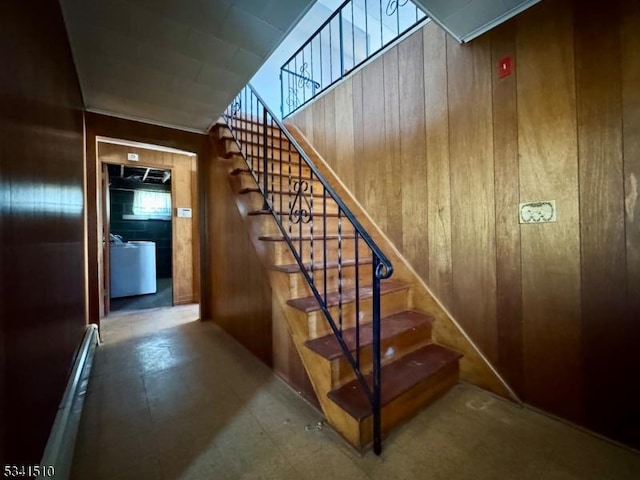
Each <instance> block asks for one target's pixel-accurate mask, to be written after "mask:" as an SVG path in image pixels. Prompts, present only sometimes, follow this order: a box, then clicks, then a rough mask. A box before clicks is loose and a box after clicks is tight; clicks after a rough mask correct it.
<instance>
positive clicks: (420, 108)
mask: <svg viewBox="0 0 640 480" xmlns="http://www.w3.org/2000/svg"><path fill="white" fill-rule="evenodd" d="M638 25H640V2H637V1H634V2H619V3H618V2H615V1H614V2H611V3H608V4H607V9H605V10H603V9H602V8H601V4H600V2H595V1H591V0H590V1H582V2H577V1H576V2H572V1H571V0H546V1H544V2H541V3H539V4H537V5H536V6H534V7H532V8H531V9H529V10H527V11H526V12H524V13H523V14H520V15H519V16H517V17H515V18H514V19H512V20H511V21H509V22H507V23H506V24H504V25H502V26H500V27H498V28H497V29H495V30H493V31H491V32H489V33H488V34H485V35H483V36H481V37H479V38H478V39H476V40H474V41H473V42H471V43H470V44H467V45H458V44H457V43H456V42H455V41H453V40H452V39H451V38H448V37H447V35H446V34H445V33H444V32H443V31H442V30H441V29H439V27H438V26H437V25H435V24H432V23H430V24H428V25H426V26H425V27H424V28H423V29H422V30H421V31H419V32H417V33H415V34H414V35H412V36H411V37H410V38H408V39H407V40H405V41H403V42H402V43H400V44H399V45H397V46H396V47H394V48H392V49H391V50H389V51H388V52H386V53H385V54H384V55H383V56H382V57H380V58H378V59H377V60H375V61H374V62H373V63H371V64H370V65H368V66H367V67H365V68H364V69H362V70H361V71H359V72H357V73H355V74H354V75H353V76H352V77H350V78H349V79H347V80H346V81H345V82H343V83H342V84H340V85H338V86H337V87H336V88H335V89H333V90H332V91H331V92H329V93H328V94H326V95H324V96H323V97H321V98H320V99H318V100H317V101H316V102H315V103H313V104H311V105H310V106H308V107H306V108H305V109H303V110H302V111H300V112H299V113H297V114H296V115H295V116H294V117H293V118H292V119H291V120H292V121H293V122H294V123H295V124H296V125H297V126H298V127H299V128H300V129H301V130H302V131H303V132H304V133H305V134H306V135H307V137H308V138H309V139H310V140H311V142H312V143H313V144H314V146H315V148H316V149H317V150H318V151H319V152H320V153H321V154H322V155H323V156H324V157H325V158H326V159H327V161H328V162H329V164H330V165H331V166H332V168H333V169H334V170H335V171H336V172H337V173H338V175H339V176H340V177H341V179H342V180H343V182H344V183H345V184H346V186H347V187H348V188H349V189H351V191H352V192H353V193H354V194H355V196H356V198H357V199H358V200H359V201H360V202H361V203H362V205H363V206H364V207H365V208H366V209H367V210H368V211H369V213H370V215H371V216H372V217H373V218H374V220H375V221H376V222H378V223H379V225H381V226H382V228H383V229H384V230H385V232H386V234H387V235H388V236H389V238H391V239H392V240H393V241H394V243H395V245H396V247H398V248H399V249H400V251H402V252H403V254H404V256H405V257H406V258H407V259H408V260H409V261H410V262H411V264H412V265H413V267H414V268H415V270H416V271H417V272H419V273H420V275H421V276H422V278H423V279H424V280H425V281H426V282H427V284H428V285H429V286H430V288H431V289H432V290H433V291H434V293H435V294H436V295H437V297H438V298H439V299H440V300H441V301H442V302H443V304H444V305H445V306H446V307H447V308H448V310H449V311H450V312H451V313H452V315H453V316H454V317H455V318H456V319H457V321H458V322H459V323H460V324H461V325H462V326H463V328H464V329H465V330H466V332H467V333H468V334H469V335H470V336H471V338H472V339H473V340H474V341H475V342H476V343H477V344H478V345H479V346H480V348H481V350H482V351H483V352H484V353H485V355H486V356H487V357H488V358H489V359H490V360H491V361H492V362H493V364H494V365H495V366H496V368H497V369H498V370H499V372H500V373H501V374H503V375H504V377H505V378H506V379H507V380H508V382H509V383H510V385H511V386H512V387H513V388H514V390H515V391H516V392H517V393H518V394H519V395H520V396H521V397H522V398H523V399H524V401H525V402H527V403H529V404H531V405H534V406H536V407H538V408H541V409H543V410H546V411H548V412H551V413H553V414H556V415H559V416H562V417H564V418H567V419H570V420H572V421H575V422H578V423H580V424H582V425H586V426H587V427H589V428H592V429H594V430H596V431H598V432H601V433H604V434H605V435H609V436H611V437H614V438H616V439H619V440H622V441H624V442H627V443H630V444H633V445H636V446H638V445H640V386H639V382H637V381H635V378H636V377H637V375H638V371H639V367H640V361H639V360H638V359H639V358H640V357H639V356H638V355H636V354H635V352H634V350H635V349H636V348H637V345H638V343H639V342H640V321H639V319H640V221H639V220H638V219H639V218H640V213H639V212H640V204H639V202H638V179H639V178H640V29H638ZM505 56H511V57H512V58H513V63H514V67H515V70H514V73H513V74H512V75H511V76H508V77H506V78H503V79H499V77H498V71H497V64H498V61H499V60H500V59H502V58H503V57H505ZM539 200H555V201H556V204H557V208H558V219H557V222H555V223H546V224H529V225H520V224H519V221H518V204H519V203H520V202H530V201H539Z"/></svg>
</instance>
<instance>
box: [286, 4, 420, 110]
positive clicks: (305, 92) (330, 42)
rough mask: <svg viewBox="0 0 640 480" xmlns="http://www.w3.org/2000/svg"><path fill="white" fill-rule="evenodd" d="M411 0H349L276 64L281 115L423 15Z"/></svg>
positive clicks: (301, 103) (331, 82) (377, 50)
mask: <svg viewBox="0 0 640 480" xmlns="http://www.w3.org/2000/svg"><path fill="white" fill-rule="evenodd" d="M426 18H427V16H426V14H425V13H424V12H423V11H422V10H420V9H419V8H418V7H417V6H416V5H415V4H414V3H413V2H411V1H409V0H347V1H346V2H344V3H343V4H342V5H341V6H340V8H338V10H336V11H335V12H334V13H333V14H332V15H331V17H329V19H327V21H326V22H324V23H323V24H322V26H321V27H320V28H319V29H318V30H316V32H315V33H314V34H313V35H312V36H311V37H310V38H309V40H307V41H306V42H305V43H304V44H303V45H302V46H301V47H300V48H299V49H298V50H297V51H296V52H295V53H294V54H293V55H292V56H291V58H290V59H289V60H287V61H286V62H285V63H284V65H282V67H281V68H280V98H281V114H282V118H285V117H287V116H288V115H290V114H291V113H293V112H295V111H296V110H297V109H299V108H300V107H302V106H303V105H304V104H306V103H307V102H308V101H310V100H312V99H313V98H314V97H316V96H317V95H318V94H320V93H321V92H323V91H324V90H326V89H327V88H329V87H330V86H331V85H333V84H334V83H335V82H337V81H338V80H340V79H342V78H344V77H345V76H346V75H348V74H349V72H351V71H352V70H354V69H355V68H357V67H359V66H360V65H362V64H363V63H364V62H366V61H367V60H368V59H369V58H370V57H372V56H374V55H375V54H377V53H378V52H380V51H381V50H382V49H383V48H385V47H386V46H387V45H389V44H390V43H392V42H393V41H395V40H396V39H398V38H399V37H401V36H402V35H404V34H405V33H407V32H408V31H409V30H411V29H412V28H413V27H415V26H416V25H418V24H419V23H421V22H423V21H424V20H426Z"/></svg>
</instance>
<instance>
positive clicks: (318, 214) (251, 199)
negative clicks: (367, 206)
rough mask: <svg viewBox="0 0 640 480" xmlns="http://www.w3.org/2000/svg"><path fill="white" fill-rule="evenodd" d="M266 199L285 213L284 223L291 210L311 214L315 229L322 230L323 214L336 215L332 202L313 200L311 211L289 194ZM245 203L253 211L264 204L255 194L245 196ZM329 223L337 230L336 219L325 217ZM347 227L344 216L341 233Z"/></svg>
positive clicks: (275, 194)
mask: <svg viewBox="0 0 640 480" xmlns="http://www.w3.org/2000/svg"><path fill="white" fill-rule="evenodd" d="M268 199H269V202H270V203H271V204H272V205H273V207H274V209H275V210H276V211H278V212H287V215H286V216H285V218H284V221H286V222H288V213H289V212H290V211H292V210H293V213H295V212H296V211H300V210H304V211H309V212H312V214H313V216H314V220H313V223H314V225H315V228H322V225H323V213H324V212H325V211H326V212H327V213H329V214H336V215H337V213H338V205H337V204H336V203H335V202H334V201H329V200H327V202H326V203H325V202H323V201H322V199H314V202H313V209H312V210H311V209H310V207H311V205H307V203H306V201H304V200H303V201H302V202H300V198H298V199H297V200H296V198H295V196H292V195H289V194H286V195H285V194H284V193H283V194H282V196H280V194H279V193H271V194H269V195H268ZM246 201H247V206H248V207H249V208H252V209H253V210H261V209H262V205H263V203H264V198H263V197H262V194H260V193H257V192H256V193H252V194H251V195H249V196H247V199H246ZM293 202H295V204H294V203H293ZM300 203H302V205H300ZM325 208H326V210H325ZM330 221H334V224H335V225H336V228H337V226H338V218H337V217H333V216H329V217H327V225H329V224H330ZM347 225H349V222H348V220H347V219H346V218H345V217H344V216H342V227H343V233H346V231H345V230H344V228H346V227H347ZM303 228H306V229H307V230H308V229H309V228H310V224H303ZM349 232H350V233H353V229H350V230H349Z"/></svg>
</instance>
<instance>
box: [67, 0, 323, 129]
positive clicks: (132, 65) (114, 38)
mask: <svg viewBox="0 0 640 480" xmlns="http://www.w3.org/2000/svg"><path fill="white" fill-rule="evenodd" d="M60 3H61V5H62V8H63V14H64V16H65V23H66V25H67V29H68V33H69V40H70V43H71V46H72V51H73V56H74V61H75V63H76V68H77V71H78V78H79V81H80V85H81V88H82V92H83V95H84V98H85V102H86V106H87V108H89V109H92V110H97V111H102V112H107V113H111V114H113V115H119V116H127V117H131V118H137V119H141V120H145V119H146V120H147V121H150V122H154V123H166V124H169V125H175V126H178V127H179V128H190V129H199V130H202V131H204V130H205V129H206V128H207V127H209V126H210V125H211V124H212V123H214V122H215V120H217V118H218V117H219V115H220V112H222V111H223V110H224V108H226V107H227V105H228V104H229V103H230V102H231V100H232V99H233V97H234V96H235V95H236V94H237V92H238V91H240V89H241V88H242V87H243V86H244V85H245V84H246V83H247V81H248V80H249V79H250V78H251V76H252V75H253V74H254V73H255V71H256V70H257V69H258V67H259V66H260V64H261V63H262V61H263V60H264V58H265V56H266V55H267V54H268V53H270V52H271V51H273V50H274V49H275V47H276V46H277V44H278V43H279V42H280V41H281V40H282V36H283V31H285V30H288V29H289V27H290V26H291V25H290V22H291V20H289V19H292V20H293V19H297V18H298V17H299V15H300V13H301V12H302V11H303V10H305V9H306V7H307V6H308V5H309V4H311V3H313V0H306V1H304V0H283V1H280V2H278V1H275V0H267V1H258V0H185V1H181V0H60ZM234 4H235V6H234ZM278 8H280V9H281V10H280V11H279V12H278ZM282 9H283V10H282Z"/></svg>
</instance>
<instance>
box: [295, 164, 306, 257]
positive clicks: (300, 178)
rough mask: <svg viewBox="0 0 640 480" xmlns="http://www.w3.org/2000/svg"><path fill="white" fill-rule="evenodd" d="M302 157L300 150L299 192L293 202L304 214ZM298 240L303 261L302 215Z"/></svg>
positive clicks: (299, 222)
mask: <svg viewBox="0 0 640 480" xmlns="http://www.w3.org/2000/svg"><path fill="white" fill-rule="evenodd" d="M302 193H303V190H302V157H301V156H300V155H299V152H298V192H297V193H296V199H295V201H294V202H293V203H294V208H298V209H299V212H300V213H299V214H300V215H302ZM296 202H297V203H298V205H296ZM298 241H299V245H300V250H299V251H300V258H301V259H302V261H303V262H304V255H303V247H304V243H303V238H302V216H301V217H300V219H299V221H298Z"/></svg>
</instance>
